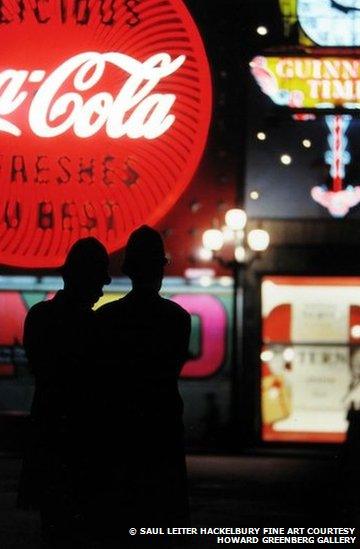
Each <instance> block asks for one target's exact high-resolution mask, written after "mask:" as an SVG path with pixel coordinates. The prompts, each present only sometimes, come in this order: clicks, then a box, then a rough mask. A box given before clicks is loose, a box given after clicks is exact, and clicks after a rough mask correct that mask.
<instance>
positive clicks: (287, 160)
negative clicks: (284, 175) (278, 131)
mask: <svg viewBox="0 0 360 549" xmlns="http://www.w3.org/2000/svg"><path fill="white" fill-rule="evenodd" d="M280 162H281V163H282V164H284V165H285V166H289V164H291V162H292V158H291V156H290V155H289V154H282V155H281V156H280Z"/></svg>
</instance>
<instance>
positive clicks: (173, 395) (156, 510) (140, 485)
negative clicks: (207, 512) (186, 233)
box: [97, 290, 190, 526]
mask: <svg viewBox="0 0 360 549" xmlns="http://www.w3.org/2000/svg"><path fill="white" fill-rule="evenodd" d="M97 322H98V330H99V332H101V338H100V339H101V341H102V349H101V354H102V357H103V360H104V364H106V366H105V369H106V370H107V372H108V383H107V390H106V391H105V394H106V408H105V410H106V418H105V419H104V425H107V426H108V432H107V448H108V450H107V452H106V455H107V456H108V457H109V459H108V460H107V463H108V466H109V464H110V462H111V467H109V469H108V470H109V472H110V471H111V472H110V474H111V476H112V485H113V486H114V487H116V486H117V496H116V494H115V499H116V500H117V513H118V520H119V518H120V517H121V516H122V517H123V519H124V521H125V523H126V522H128V524H129V525H130V526H133V525H134V524H135V525H136V524H138V525H143V526H146V525H149V526H154V525H157V526H159V525H177V526H178V525H184V524H188V522H189V511H188V499H187V488H186V468H185V455H184V441H183V422H182V414H183V402H182V399H181V396H180V394H179V390H178V377H179V374H180V371H181V368H182V366H183V364H184V362H185V360H186V358H187V356H188V345H189V336H190V315H189V314H188V313H187V312H186V311H185V310H184V309H183V308H182V307H180V306H179V305H177V304H176V303H174V302H172V301H170V300H167V299H163V298H162V297H160V296H159V294H158V293H157V292H151V291H149V292H146V291H144V292H141V291H135V290H133V291H131V292H129V293H128V294H127V295H126V296H125V297H124V298H122V299H119V300H118V301H115V302H112V303H109V304H106V305H104V306H103V307H101V308H100V309H99V310H98V311H97ZM114 480H116V481H117V485H116V481H115V482H114Z"/></svg>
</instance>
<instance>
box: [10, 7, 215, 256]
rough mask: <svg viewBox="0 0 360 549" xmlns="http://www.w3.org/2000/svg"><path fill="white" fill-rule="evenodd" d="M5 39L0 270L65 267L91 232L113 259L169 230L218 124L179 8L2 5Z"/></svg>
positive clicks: (192, 30)
mask: <svg viewBox="0 0 360 549" xmlns="http://www.w3.org/2000/svg"><path fill="white" fill-rule="evenodd" d="M0 41H1V53H0V151H1V155H0V196H1V200H0V262H1V263H4V264H8V265H14V266H19V267H55V266H58V265H60V264H62V263H63V261H64V257H65V255H66V252H67V250H68V249H69V247H70V245H71V244H72V243H73V242H74V241H76V240H77V239H79V238H80V237H84V236H88V235H92V236H95V237H97V238H99V239H100V240H101V241H102V242H103V243H104V244H105V245H106V247H107V249H108V251H109V252H113V251H115V250H117V249H119V248H120V247H121V246H122V245H123V244H124V243H125V242H126V239H127V237H128V235H129V233H130V232H131V231H132V230H133V229H135V228H136V227H138V226H139V225H141V224H143V223H147V224H149V225H153V224H154V223H156V222H157V221H158V220H159V219H161V217H162V216H163V215H164V214H165V213H166V212H168V211H169V209H170V208H171V207H172V206H173V205H174V204H175V203H176V201H177V200H178V198H179V196H180V195H181V194H182V192H183V191H184V189H185V188H186V186H187V185H188V184H189V182H190V180H191V177H192V175H193V174H194V171H195V169H196V167H197V165H198V163H199V160H200V158H201V154H202V151H203V149H204V145H205V141H206V137H207V132H208V127H209V121H210V110H211V84H210V74H209V67H208V62H207V58H206V54H205V51H204V47H203V44H202V41H201V38H200V35H199V32H198V30H197V28H196V26H195V23H194V22H193V20H192V19H191V17H190V15H189V13H188V11H187V9H186V7H185V6H184V4H183V2H182V0H164V1H162V2H157V1H155V0H134V1H129V0H99V1H98V2H93V1H90V0H72V1H71V0H68V1H67V0H60V1H58V2H55V1H54V2H48V1H42V0H37V1H35V0H34V1H31V2H16V1H15V2H14V1H12V0H4V1H2V2H0Z"/></svg>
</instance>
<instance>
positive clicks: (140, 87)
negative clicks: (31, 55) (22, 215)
mask: <svg viewBox="0 0 360 549" xmlns="http://www.w3.org/2000/svg"><path fill="white" fill-rule="evenodd" d="M185 59H186V58H185V56H184V55H180V56H178V57H177V58H175V59H173V60H172V59H171V57H170V55H168V54H167V53H158V54H156V55H153V56H151V57H149V58H148V59H147V60H146V61H144V62H143V63H141V62H140V61H137V60H136V59H134V58H133V57H130V56H128V55H125V54H122V53H118V52H107V53H102V54H101V53H97V52H86V53H81V54H78V55H75V56H74V57H71V58H70V59H68V60H67V61H65V62H64V63H62V64H61V65H60V66H59V67H58V68H57V69H55V70H54V71H53V72H52V73H50V74H49V75H48V76H47V77H46V74H45V72H44V71H42V70H36V71H33V72H31V73H30V74H29V71H26V70H13V69H8V70H5V71H2V72H0V131H2V132H6V133H10V134H12V135H15V136H20V135H21V134H22V131H21V129H20V128H19V127H18V126H16V125H15V124H13V123H12V122H10V121H9V120H7V119H6V118H5V117H7V116H8V115H11V114H12V113H14V112H15V111H16V109H17V108H18V107H19V106H20V105H21V104H22V103H24V101H25V100H26V99H27V98H28V97H29V96H31V94H29V92H28V91H24V90H22V88H23V86H24V84H25V82H26V81H28V82H39V81H40V80H43V82H42V84H41V85H40V87H39V89H38V91H37V92H36V93H35V96H34V97H33V99H32V101H31V103H30V107H29V125H30V128H31V130H32V131H33V133H34V134H35V135H37V136H39V137H45V138H51V137H56V136H58V135H61V134H63V133H65V132H66V131H69V130H71V129H73V131H74V133H75V135H76V136H77V137H80V138H87V137H91V136H93V135H94V134H96V133H97V132H98V131H99V130H100V129H101V128H103V127H104V128H105V131H106V134H107V135H108V137H111V138H113V139H117V138H119V137H122V136H125V135H127V136H128V137H130V138H131V139H138V138H140V137H145V138H146V139H155V138H157V137H159V136H160V135H162V134H164V133H165V132H166V131H167V130H168V129H169V128H170V127H171V126H172V125H173V123H174V122H175V115H174V114H171V112H170V111H171V108H172V106H173V105H174V103H175V101H176V95H175V94H172V93H153V92H154V90H155V88H156V86H157V84H158V83H159V82H160V80H162V79H163V78H166V77H167V76H170V75H171V74H173V73H174V72H176V71H177V70H178V69H179V67H181V65H182V64H183V63H184V61H185ZM107 64H110V65H112V66H115V67H116V68H117V69H119V70H121V71H123V72H125V74H126V75H127V78H126V80H125V82H124V83H123V85H122V87H121V88H120V90H119V91H118V93H117V95H116V96H115V97H113V95H112V94H111V93H109V92H108V91H105V90H104V91H99V92H97V93H95V94H94V95H93V96H92V97H90V98H87V99H84V97H83V96H82V93H81V92H87V91H88V90H91V89H92V88H93V87H94V86H96V85H97V87H99V85H101V78H102V76H103V75H104V72H105V70H106V67H107ZM65 90H67V91H65Z"/></svg>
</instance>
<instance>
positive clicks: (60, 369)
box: [18, 237, 110, 539]
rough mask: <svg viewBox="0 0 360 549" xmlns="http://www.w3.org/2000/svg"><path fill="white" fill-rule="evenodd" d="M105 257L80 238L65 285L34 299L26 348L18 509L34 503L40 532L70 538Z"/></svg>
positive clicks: (76, 517) (96, 244)
mask: <svg viewBox="0 0 360 549" xmlns="http://www.w3.org/2000/svg"><path fill="white" fill-rule="evenodd" d="M108 264H109V258H108V254H107V252H106V249H105V248H104V246H103V245H102V244H101V243H100V242H99V241H98V240H96V239H95V238H93V237H89V238H84V239H81V240H78V241H77V242H76V243H75V244H74V245H73V246H72V248H71V249H70V251H69V253H68V256H67V258H66V261H65V264H64V266H63V267H62V271H61V272H62V277H63V280H64V289H63V290H60V291H58V292H57V293H56V295H55V296H54V297H53V298H52V299H49V300H48V301H43V302H40V303H37V304H36V305H34V306H33V307H32V308H31V309H30V310H29V312H28V315H27V317H26V320H25V326H24V338H23V342H24V347H25V351H26V355H27V358H28V362H29V367H30V369H31V371H32V373H33V375H34V377H35V393H34V398H33V403H32V408H31V414H30V428H29V433H28V434H29V440H28V443H27V447H26V450H25V457H24V463H23V470H22V475H21V479H20V486H19V497H18V504H19V506H20V507H23V508H29V507H35V508H39V509H40V513H41V519H42V528H43V535H44V536H45V537H46V538H51V539H57V538H59V537H67V536H68V537H71V536H72V535H73V533H74V530H75V529H76V528H77V527H78V525H79V517H80V515H81V513H80V504H79V501H80V497H81V495H82V494H81V493H80V492H81V489H82V488H81V486H80V485H81V471H84V459H85V458H86V455H85V453H86V448H87V446H88V438H87V435H88V430H87V424H88V417H87V414H88V411H89V401H88V399H89V391H90V386H89V384H88V383H87V380H89V379H91V378H92V377H93V376H92V375H91V371H90V370H91V357H92V343H93V341H94V312H93V311H92V306H93V305H94V304H95V303H96V301H97V300H98V299H99V298H100V296H101V295H102V288H103V285H104V284H109V283H110V277H109V274H108Z"/></svg>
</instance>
